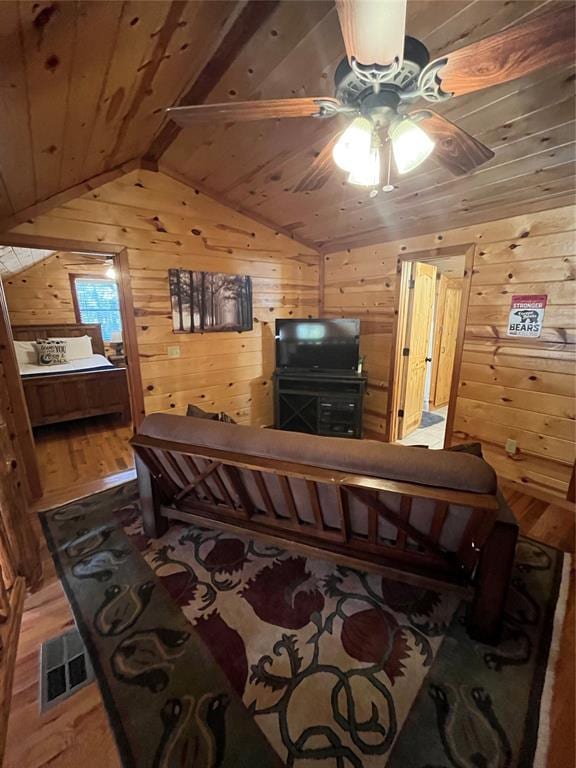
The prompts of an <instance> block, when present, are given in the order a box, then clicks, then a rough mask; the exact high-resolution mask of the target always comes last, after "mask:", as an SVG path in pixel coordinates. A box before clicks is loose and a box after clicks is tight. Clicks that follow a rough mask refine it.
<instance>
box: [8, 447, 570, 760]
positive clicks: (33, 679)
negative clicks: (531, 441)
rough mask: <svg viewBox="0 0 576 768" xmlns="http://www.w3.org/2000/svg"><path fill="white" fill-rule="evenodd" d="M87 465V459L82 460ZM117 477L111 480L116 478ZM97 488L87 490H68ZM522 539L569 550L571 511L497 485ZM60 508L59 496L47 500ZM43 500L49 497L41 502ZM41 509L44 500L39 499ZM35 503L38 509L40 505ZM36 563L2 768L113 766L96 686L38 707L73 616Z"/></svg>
mask: <svg viewBox="0 0 576 768" xmlns="http://www.w3.org/2000/svg"><path fill="white" fill-rule="evenodd" d="M87 459H88V465H90V460H89V459H90V457H89V456H88V457H87ZM126 476H131V475H130V474H128V473H126ZM122 477H123V476H122V475H120V476H119V478H118V479H122ZM84 489H88V490H89V492H94V491H95V490H97V488H96V485H95V483H94V481H93V480H92V478H90V479H89V481H88V485H85V486H82V485H79V486H77V487H76V488H75V489H73V491H72V492H73V493H74V494H75V496H74V497H77V496H79V495H81V492H82V490H84ZM504 493H505V495H506V497H507V499H508V501H509V502H510V504H511V506H512V508H513V510H514V512H515V514H516V516H517V518H518V520H519V522H520V525H521V529H522V532H523V533H524V534H525V535H528V536H532V537H534V538H537V539H539V540H541V541H543V542H545V543H548V544H551V545H553V546H556V547H560V548H562V549H564V550H566V551H570V552H574V512H573V511H571V510H568V509H566V508H564V507H558V506H555V505H551V504H548V503H546V502H543V501H539V500H537V499H533V498H531V497H529V496H526V495H525V494H523V493H521V492H519V491H517V490H516V489H515V488H511V487H504ZM52 498H53V500H54V502H55V503H59V504H60V503H63V501H64V500H65V495H64V493H63V492H62V491H59V492H58V493H56V494H55V495H54V496H53V497H52ZM48 501H50V499H48ZM44 505H46V501H45V502H44ZM40 506H42V504H41V505H40ZM43 560H44V564H45V574H46V580H45V584H44V586H43V587H42V589H41V590H40V591H39V592H37V593H36V594H35V595H32V596H30V597H29V598H28V600H27V602H26V606H25V612H24V617H23V622H22V633H21V636H20V643H19V648H18V659H17V666H16V675H15V681H14V696H13V702H12V712H11V716H10V722H9V728H8V744H7V751H6V761H5V768H48V767H50V768H76V767H77V766H78V765H82V766H83V768H120V761H119V758H118V755H117V752H116V747H115V744H114V738H113V736H112V732H111V730H110V726H109V724H108V721H107V717H106V713H105V710H104V708H103V705H102V701H101V697H100V693H99V690H98V687H97V685H96V684H95V683H93V684H92V685H89V686H87V687H86V688H84V689H82V690H81V691H79V692H78V693H76V694H75V695H74V696H73V697H72V698H70V699H68V700H67V701H64V702H63V703H62V704H60V705H59V706H57V707H56V708H54V709H53V710H52V711H50V712H48V713H46V714H43V715H42V714H40V713H39V708H38V657H39V648H40V645H41V643H42V642H43V641H44V640H46V639H48V638H49V637H52V636H54V635H57V634H59V633H60V632H62V631H64V630H65V629H67V628H69V627H70V626H71V625H72V623H73V619H72V614H71V612H70V608H69V606H68V602H67V600H66V598H65V596H64V593H63V590H62V587H61V586H60V582H59V581H58V579H57V577H56V574H55V572H54V567H53V565H52V560H51V558H50V556H49V554H48V551H47V548H46V546H45V544H44V545H43ZM574 602H575V601H574V569H572V579H571V586H570V594H569V602H568V612H567V617H566V622H565V626H564V632H563V637H562V640H561V647H560V655H559V661H558V666H557V674H558V677H557V686H556V689H555V695H554V698H553V704H552V733H551V744H552V747H551V752H550V756H549V760H548V766H547V768H569V766H573V765H574V741H573V724H574V712H575V710H574V687H573V681H574V674H575V673H574V616H575V608H574Z"/></svg>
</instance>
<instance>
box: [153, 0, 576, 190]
mask: <svg viewBox="0 0 576 768" xmlns="http://www.w3.org/2000/svg"><path fill="white" fill-rule="evenodd" d="M406 3H407V0H336V9H337V12H338V18H339V22H340V27H341V29H342V35H343V38H344V44H345V46H346V53H347V58H344V59H343V60H342V61H341V62H340V64H339V65H338V67H337V68H336V72H335V75H334V81H335V98H325V97H318V98H314V97H310V98H295V99H271V100H266V101H242V102H226V103H223V104H199V105H193V106H178V107H171V108H169V109H167V112H168V113H169V114H170V117H171V118H172V119H173V120H174V121H175V122H176V123H177V124H178V125H180V126H181V127H183V128H188V127H191V126H194V125H196V124H197V123H199V122H206V121H212V120H223V121H227V122H240V121H249V120H266V119H278V118H288V117H316V118H322V119H329V118H332V117H334V116H336V115H343V116H344V117H346V118H348V119H350V121H351V122H350V125H349V126H348V127H347V128H346V129H345V130H344V131H339V132H338V133H337V134H336V135H335V136H333V137H332V139H331V140H330V142H329V143H328V144H327V146H326V147H325V148H324V149H323V150H322V151H321V152H320V153H319V155H318V157H317V158H316V159H315V160H314V162H313V163H312V164H311V166H310V168H309V170H308V172H307V173H306V175H305V177H304V178H303V179H301V181H300V182H299V183H298V185H296V187H294V189H293V191H294V192H301V191H310V190H314V189H319V188H320V187H321V186H323V184H324V183H325V182H326V180H327V178H328V176H329V174H330V172H331V169H332V162H331V161H332V159H333V160H334V162H335V163H336V165H337V166H339V167H340V168H341V169H343V170H344V171H346V172H347V173H348V181H349V182H350V183H351V184H358V185H361V186H365V187H371V188H372V192H371V194H376V193H377V188H378V186H379V184H380V183H381V172H382V170H381V166H382V152H383V148H384V144H385V143H387V144H388V154H389V158H388V183H387V185H386V186H385V187H384V188H383V189H384V190H385V191H389V190H391V189H393V186H392V185H391V184H390V178H389V176H390V166H391V163H390V159H391V157H393V158H394V164H395V167H396V170H397V172H398V173H399V174H404V173H409V172H410V171H412V170H414V169H415V168H417V167H418V166H419V165H420V164H421V163H423V162H424V160H426V158H427V157H429V156H430V155H431V154H432V153H433V152H434V154H435V157H436V159H437V160H438V162H439V163H441V164H442V165H443V166H445V167H446V168H447V169H448V170H450V171H451V172H452V173H453V174H456V175H463V174H466V173H469V172H470V171H472V170H474V169H475V168H477V167H478V166H480V165H482V164H483V163H485V162H486V161H487V160H490V159H491V158H492V157H494V152H492V150H491V149H489V148H488V147H487V146H485V145H484V144H482V143H481V142H480V141H478V140H477V139H475V138H473V137H472V136H470V134H468V133H466V131H464V130H463V129H462V128H459V127H458V126H457V125H455V124H454V123H451V122H450V121H449V120H447V119H446V118H445V117H443V116H442V115H440V114H438V113H436V112H434V111H432V110H431V109H428V108H426V105H424V108H417V109H412V107H413V106H414V105H415V104H416V102H418V101H422V100H424V101H427V102H430V103H432V104H439V103H441V102H444V101H446V100H448V99H451V98H454V97H456V96H461V95H463V94H468V93H473V92H474V91H479V90H482V89H484V88H489V87H491V86H493V85H499V84H500V83H505V82H508V81H510V80H515V79H516V78H519V77H522V76H524V75H527V74H529V73H531V72H534V71H536V70H538V69H541V68H543V67H553V66H558V65H562V64H566V65H567V64H569V63H570V62H571V61H573V59H574V18H575V14H574V8H573V7H570V6H563V7H561V9H560V10H556V11H553V12H550V13H547V14H545V15H541V16H536V17H534V18H531V19H529V20H528V21H525V22H523V23H520V24H517V25H515V26H512V27H509V28H507V29H505V30H503V31H502V32H499V33H497V34H495V35H492V36H490V37H487V38H485V39H484V40H480V41H478V42H476V43H472V44H471V45H467V46H465V47H464V48H460V49H459V50H457V51H453V52H452V53H448V54H446V55H444V56H441V57H440V58H437V59H435V60H433V61H430V56H429V53H428V50H427V48H426V46H425V45H423V43H421V42H420V41H419V40H417V39H415V38H413V37H409V36H405V24H406Z"/></svg>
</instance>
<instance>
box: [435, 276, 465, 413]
mask: <svg viewBox="0 0 576 768" xmlns="http://www.w3.org/2000/svg"><path fill="white" fill-rule="evenodd" d="M461 301H462V280H461V279H460V278H454V277H445V276H444V275H441V276H440V290H439V292H438V302H437V307H438V309H437V312H436V324H435V328H434V346H433V353H432V385H431V391H430V404H431V405H432V407H434V408H440V407H442V406H443V405H446V404H447V403H448V401H449V400H450V388H451V385H452V373H453V370H454V358H455V357H456V341H457V338H458V324H459V321H460V304H461Z"/></svg>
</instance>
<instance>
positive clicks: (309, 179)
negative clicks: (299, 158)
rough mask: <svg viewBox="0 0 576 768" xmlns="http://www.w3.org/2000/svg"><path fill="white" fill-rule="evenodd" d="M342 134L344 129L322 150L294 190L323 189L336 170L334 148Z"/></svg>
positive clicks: (311, 190)
mask: <svg viewBox="0 0 576 768" xmlns="http://www.w3.org/2000/svg"><path fill="white" fill-rule="evenodd" d="M341 134H342V131H338V133H336V134H335V135H334V136H333V137H332V138H331V139H330V141H329V142H328V144H326V146H325V147H324V148H323V149H322V150H320V152H319V153H318V155H317V156H316V157H315V158H314V160H313V161H312V163H311V164H310V166H309V168H308V170H307V171H306V173H305V174H304V176H302V178H301V179H300V181H299V182H298V184H296V186H295V187H293V189H292V192H313V191H315V190H317V189H322V187H323V186H324V184H326V182H327V181H328V179H329V178H330V175H331V174H332V171H333V170H334V160H333V159H332V150H333V149H334V145H335V144H336V142H337V141H338V139H339V138H340V136H341Z"/></svg>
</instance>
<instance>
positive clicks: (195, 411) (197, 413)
mask: <svg viewBox="0 0 576 768" xmlns="http://www.w3.org/2000/svg"><path fill="white" fill-rule="evenodd" d="M186 416H194V418H196V419H209V420H210V421H223V422H225V423H226V424H236V422H235V421H234V419H233V418H231V417H230V416H228V414H227V413H224V411H219V412H218V413H214V412H210V411H204V410H202V408H198V406H197V405H192V403H190V404H189V405H188V408H187V409H186Z"/></svg>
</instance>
